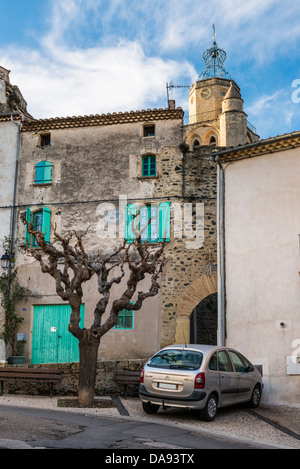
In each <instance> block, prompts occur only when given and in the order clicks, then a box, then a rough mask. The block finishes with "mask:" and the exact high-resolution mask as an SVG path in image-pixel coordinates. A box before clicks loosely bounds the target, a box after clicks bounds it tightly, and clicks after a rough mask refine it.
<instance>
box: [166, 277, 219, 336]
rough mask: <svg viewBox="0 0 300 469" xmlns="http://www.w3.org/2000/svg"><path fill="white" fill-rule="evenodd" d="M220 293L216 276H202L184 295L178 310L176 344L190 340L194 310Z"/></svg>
mask: <svg viewBox="0 0 300 469" xmlns="http://www.w3.org/2000/svg"><path fill="white" fill-rule="evenodd" d="M217 291H218V279H217V275H216V274H212V275H211V276H210V275H202V276H201V277H200V278H198V279H196V280H195V281H194V282H193V283H192V284H191V285H190V286H189V287H188V288H187V289H186V290H185V292H184V293H183V295H182V297H181V299H180V301H179V303H178V308H177V319H176V330H175V343H176V344H184V343H187V342H189V339H190V317H191V314H192V312H193V310H194V308H195V307H196V306H197V305H198V304H199V303H200V302H201V301H202V300H203V299H204V298H206V297H207V296H209V295H211V294H212V293H217Z"/></svg>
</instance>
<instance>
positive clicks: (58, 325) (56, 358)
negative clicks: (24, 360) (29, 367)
mask: <svg viewBox="0 0 300 469" xmlns="http://www.w3.org/2000/svg"><path fill="white" fill-rule="evenodd" d="M70 314H71V307H70V306H69V305H37V306H34V313H33V333H32V357H31V363H33V364H37V363H72V362H79V347H78V340H77V339H76V338H75V337H74V336H73V335H72V334H71V332H69V331H68V325H69V322H70ZM83 323H84V305H82V306H81V321H80V326H81V327H82V326H83Z"/></svg>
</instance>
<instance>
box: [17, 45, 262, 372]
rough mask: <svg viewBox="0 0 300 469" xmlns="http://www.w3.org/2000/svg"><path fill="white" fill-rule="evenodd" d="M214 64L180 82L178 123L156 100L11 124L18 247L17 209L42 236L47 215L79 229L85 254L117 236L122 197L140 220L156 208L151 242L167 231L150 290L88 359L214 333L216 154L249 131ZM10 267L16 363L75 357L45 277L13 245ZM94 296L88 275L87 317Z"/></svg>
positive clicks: (122, 227)
mask: <svg viewBox="0 0 300 469" xmlns="http://www.w3.org/2000/svg"><path fill="white" fill-rule="evenodd" d="M212 49H213V50H210V49H209V51H208V53H207V54H206V57H210V54H213V55H214V57H217V56H218V54H220V53H221V52H218V51H221V50H220V49H218V48H217V46H216V44H215V42H214V44H213V48H212ZM216 70H218V76H205V77H199V80H197V81H196V83H195V84H194V85H193V86H192V87H191V90H190V94H189V120H188V122H186V120H185V117H184V113H183V111H182V109H180V108H176V107H175V105H174V103H172V104H171V103H170V105H169V107H168V108H166V109H152V110H150V109H148V110H142V111H131V112H123V113H121V112H120V113H112V114H106V115H103V114H101V115H91V116H75V117H65V118H51V119H40V120H35V119H31V120H27V121H24V122H23V123H22V126H21V141H20V157H19V167H18V180H17V188H18V190H17V200H16V204H15V208H16V230H15V237H16V239H18V240H19V247H20V248H21V249H22V246H24V244H25V242H27V243H33V242H34V240H33V239H31V238H30V236H28V234H27V232H26V226H25V223H24V220H25V219H27V220H28V221H31V222H32V223H33V224H34V226H36V227H40V228H41V229H42V230H43V231H44V232H46V233H47V236H48V238H49V240H50V241H51V240H52V239H53V228H52V226H53V225H56V227H57V229H58V231H60V232H61V233H64V232H66V231H67V230H69V229H74V230H78V231H85V230H86V228H87V227H89V230H88V233H87V235H86V237H85V242H86V247H87V251H88V253H90V254H93V253H95V252H97V251H98V250H99V246H101V247H104V248H109V247H110V246H111V244H112V243H117V242H119V241H120V240H121V241H122V240H123V239H124V236H126V229H127V228H126V217H125V218H124V216H123V217H122V215H124V212H123V211H122V210H121V209H120V207H124V204H125V206H126V207H127V206H130V210H131V211H132V210H140V213H141V215H142V216H143V219H144V220H146V221H147V219H148V218H149V216H153V214H154V215H156V216H157V218H156V220H157V221H158V224H156V225H155V223H153V222H151V227H150V231H149V233H148V236H149V237H151V240H152V241H153V245H155V243H156V242H157V241H159V239H161V237H162V233H163V232H167V234H168V241H167V247H166V259H167V262H166V265H165V268H164V271H163V274H162V276H161V281H160V284H161V288H160V293H159V295H158V296H157V297H154V298H152V299H148V300H147V301H145V302H144V304H143V307H142V309H141V310H140V311H138V312H135V314H134V315H133V312H132V314H129V315H125V313H124V315H123V316H122V315H120V323H118V325H117V327H116V328H114V329H113V330H111V331H110V332H109V333H108V334H106V336H104V337H103V339H102V342H101V346H100V352H99V359H102V360H103V359H112V360H116V359H119V358H120V357H122V358H147V357H149V356H150V355H151V354H153V353H154V352H155V351H156V350H157V349H158V348H160V347H162V346H165V345H168V344H171V343H182V342H190V341H192V342H198V341H201V342H205V341H206V342H207V343H216V342H217V340H218V339H217V332H218V324H217V306H216V292H217V276H216V263H217V230H216V227H217V169H216V163H215V154H216V152H217V151H218V150H219V149H220V148H223V147H227V146H231V145H238V144H245V143H247V141H250V140H251V141H252V140H255V139H257V138H258V137H257V135H256V134H255V133H254V132H253V130H251V129H250V128H249V126H248V123H247V118H246V115H245V113H244V111H243V100H242V98H241V95H240V90H239V88H238V86H237V85H236V84H235V83H234V81H233V80H231V79H230V78H225V77H224V76H223V73H222V69H221V68H220V67H219V68H218V69H216V67H215V68H214V72H215V71H216ZM124 201H125V202H124ZM128 213H129V212H128ZM16 265H17V267H18V273H19V277H20V280H21V282H22V283H23V284H24V285H26V286H27V287H28V288H29V289H30V290H31V291H32V296H31V297H30V298H28V301H27V302H26V304H20V305H19V313H20V314H21V315H22V316H23V317H24V322H23V323H22V326H21V328H20V332H23V333H24V334H26V336H27V338H28V340H27V342H26V349H25V351H26V353H25V354H26V362H27V363H45V362H46V363H47V362H59V363H61V362H73V361H77V360H78V347H76V343H74V341H73V338H72V339H71V338H70V333H68V332H67V324H68V314H69V309H68V306H67V305H65V304H62V301H61V299H60V298H59V297H58V296H57V295H56V293H55V289H54V282H53V281H52V279H51V278H50V277H49V278H47V275H46V274H41V271H40V266H39V265H38V264H37V262H36V261H34V260H33V259H32V258H30V257H29V256H27V255H24V254H22V253H18V257H17V263H16ZM144 282H145V285H144V286H145V287H146V286H147V285H146V283H147V281H146V280H145V281H144ZM120 289H121V287H116V288H115V290H114V291H113V294H112V299H114V298H116V297H118V294H119V293H120ZM97 300H98V292H97V286H96V284H95V282H93V281H91V282H90V284H87V285H86V287H85V291H84V305H83V307H82V321H83V324H85V325H86V326H89V325H90V324H91V321H92V320H93V310H94V305H95V303H96V301H97ZM203 300H205V301H204V302H203ZM125 316H126V317H125ZM128 316H129V317H128ZM21 329H22V330H21ZM203 331H204V333H203ZM74 340H75V339H74Z"/></svg>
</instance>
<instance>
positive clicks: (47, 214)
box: [42, 207, 51, 243]
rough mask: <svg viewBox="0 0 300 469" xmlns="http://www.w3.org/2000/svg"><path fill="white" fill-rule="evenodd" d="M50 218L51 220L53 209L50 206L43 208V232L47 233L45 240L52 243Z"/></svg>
mask: <svg viewBox="0 0 300 469" xmlns="http://www.w3.org/2000/svg"><path fill="white" fill-rule="evenodd" d="M50 220H51V210H49V208H47V207H44V208H43V221H42V232H43V233H44V235H45V241H46V242H47V243H50Z"/></svg>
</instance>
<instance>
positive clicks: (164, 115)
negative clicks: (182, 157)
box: [22, 107, 184, 132]
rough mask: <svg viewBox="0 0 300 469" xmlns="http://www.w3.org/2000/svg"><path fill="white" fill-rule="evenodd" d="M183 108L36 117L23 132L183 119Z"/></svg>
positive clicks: (23, 128)
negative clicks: (45, 117) (47, 117)
mask: <svg viewBox="0 0 300 469" xmlns="http://www.w3.org/2000/svg"><path fill="white" fill-rule="evenodd" d="M183 114H184V113H183V110H182V108H180V107H178V108H176V109H170V108H166V109H162V108H159V109H156V108H154V109H147V110H142V111H130V112H118V113H117V112H114V113H112V114H111V113H108V114H101V115H100V114H95V115H89V116H72V117H69V116H68V117H51V118H49V119H34V120H32V121H27V122H24V124H23V126H22V131H23V132H28V131H29V132H30V131H41V130H51V129H65V128H72V127H89V126H97V125H113V124H125V123H130V122H147V121H157V120H167V119H182V118H183Z"/></svg>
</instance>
